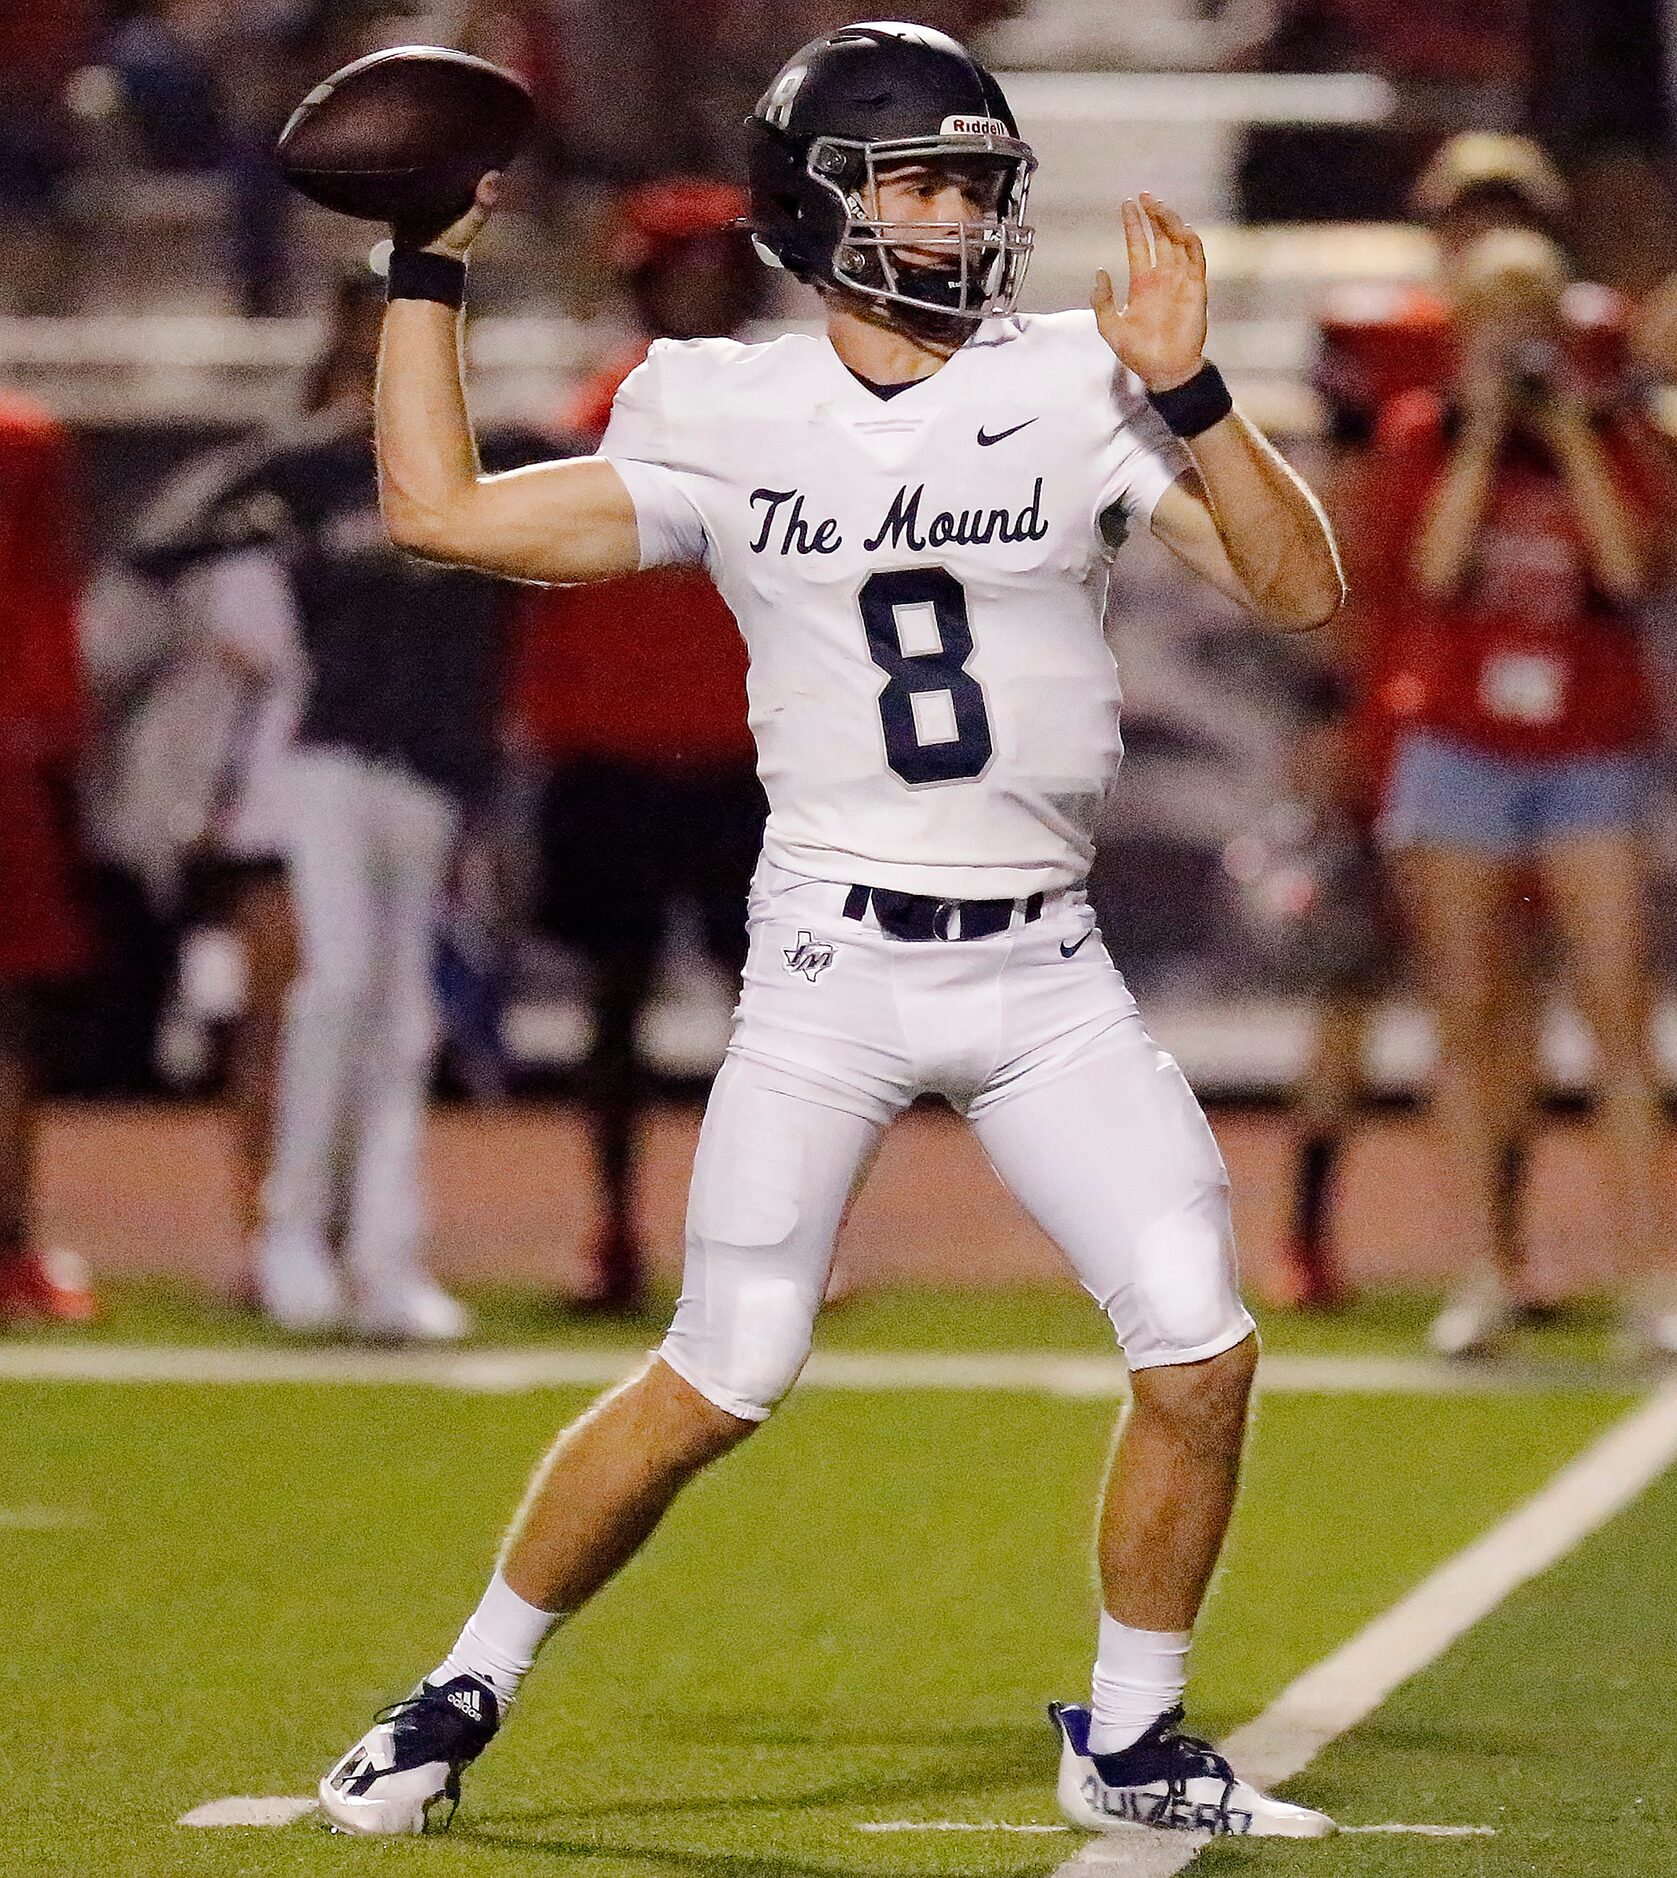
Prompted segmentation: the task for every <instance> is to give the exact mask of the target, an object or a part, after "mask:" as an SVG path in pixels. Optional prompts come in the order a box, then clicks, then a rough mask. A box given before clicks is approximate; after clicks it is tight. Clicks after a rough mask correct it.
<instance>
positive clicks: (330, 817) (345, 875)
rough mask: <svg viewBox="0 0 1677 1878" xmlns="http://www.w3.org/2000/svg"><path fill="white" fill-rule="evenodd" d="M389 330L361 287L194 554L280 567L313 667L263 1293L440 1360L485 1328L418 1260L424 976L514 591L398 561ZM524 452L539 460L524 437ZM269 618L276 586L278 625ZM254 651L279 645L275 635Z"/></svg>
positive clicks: (486, 776)
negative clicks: (304, 385) (377, 377)
mask: <svg viewBox="0 0 1677 1878" xmlns="http://www.w3.org/2000/svg"><path fill="white" fill-rule="evenodd" d="M381 314H382V294H381V290H380V287H379V283H378V282H377V281H376V280H374V279H373V278H372V277H371V276H370V275H366V274H360V275H357V276H354V277H351V278H348V279H346V280H345V282H344V283H343V285H342V286H341V288H340V291H339V294H338V300H337V306H336V310H335V313H334V317H333V323H332V331H331V336H330V340H329V343H328V346H327V349H326V351H325V353H324V355H323V357H322V359H321V361H320V363H319V366H318V368H317V370H316V373H315V376H314V381H313V384H312V386H311V389H310V393H309V396H308V399H307V404H308V406H309V408H310V410H311V412H312V415H311V416H310V417H309V418H308V419H307V420H306V421H305V422H304V423H303V425H302V426H300V427H299V428H297V429H296V430H294V431H293V432H292V433H290V434H289V435H286V436H283V437H281V438H278V439H276V440H274V441H273V442H272V444H271V445H270V446H269V447H267V448H266V449H265V450H264V451H262V452H261V454H260V456H259V457H258V458H257V460H256V461H254V462H247V463H246V464H245V465H244V467H243V468H242V470H241V472H240V473H239V474H238V476H237V477H236V478H235V479H234V480H233V481H232V483H231V484H230V485H229V486H224V487H222V488H221V489H219V490H218V491H216V492H215V493H214V495H213V496H212V498H211V499H210V500H209V501H208V502H207V503H206V504H205V507H204V511H203V514H202V517H201V520H200V525H199V528H198V534H197V552H199V553H200V554H203V555H210V556H213V555H225V554H228V553H231V552H235V551H239V552H246V553H248V552H249V551H251V550H254V549H258V548H266V549H268V550H270V551H271V552H272V554H273V555H275V556H277V558H278V564H279V565H281V566H282V567H283V569H284V574H285V583H284V589H283V590H281V591H282V593H283V598H284V601H285V602H288V603H289V606H290V608H291V609H292V610H293V611H294V616H295V624H296V631H297V633H298V635H299V638H300V640H301V643H302V646H303V648H304V650H305V652H306V654H307V658H308V661H309V679H308V685H307V696H306V700H305V702H304V705H303V709H302V716H301V721H300V724H299V726H298V730H297V734H296V739H295V746H294V749H293V751H292V753H291V755H290V757H289V760H288V761H286V762H285V764H284V766H283V769H282V771H281V772H280V775H279V777H278V779H277V787H276V791H275V798H276V799H275V801H274V804H273V814H274V817H275V819H277V820H278V821H279V822H280V823H282V824H283V834H282V835H281V839H282V840H283V844H284V853H285V858H286V863H287V868H288V873H289V879H290V886H291V894H292V900H293V904H294V906H295V912H296V919H297V925H298V933H299V939H300V946H301V968H300V972H299V975H298V978H297V980H296V982H295V984H294V985H293V986H292V989H291V994H290V999H289V1005H288V1011H287V1017H286V1023H285V1033H284V1041H283V1046H282V1052H281V1056H282V1061H281V1073H280V1090H279V1102H278V1127H277V1138H276V1141H275V1144H274V1150H273V1171H272V1173H271V1175H270V1177H269V1179H268V1182H267V1188H266V1193H265V1206H264V1211H265V1215H266V1223H265V1227H264V1230H263V1231H262V1233H261V1235H260V1238H259V1243H258V1246H257V1258H256V1283H257V1290H258V1294H259V1296H260V1298H261V1301H262V1303H263V1306H264V1308H265V1309H266V1310H267V1312H268V1314H269V1315H270V1316H271V1317H272V1318H273V1319H274V1321H275V1322H277V1323H279V1324H281V1325H283V1326H285V1327H287V1328H290V1329H294V1330H324V1329H330V1328H333V1327H337V1326H343V1325H347V1326H349V1327H352V1328H354V1329H356V1330H357V1331H359V1332H360V1333H361V1334H363V1335H368V1336H382V1337H412V1338H422V1339H430V1340H443V1339H450V1338H454V1337H458V1336H460V1335H463V1334H464V1332H465V1331H466V1329H467V1328H468V1319H467V1315H466V1313H465V1311H464V1309H463V1308H462V1307H461V1306H460V1305H458V1304H457V1303H456V1302H455V1301H454V1300H453V1299H452V1298H450V1297H449V1296H448V1294H447V1293H446V1292H444V1291H443V1290H442V1289H441V1288H440V1287H439V1286H438V1285H436V1284H435V1283H434V1282H433V1281H432V1280H431V1279H430V1278H429V1277H428V1276H427V1275H426V1273H425V1271H424V1268H423V1265H422V1263H421V1258H420V1252H421V1240H422V1237H423V1227H424V1215H423V1205H422V1196H421V1180H422V1176H421V1167H420V1159H421V1134H422V1129H423V1122H424V1110H425V1096H426V1086H427V1072H428V1069H429V1065H430V1060H431V1049H432V1028H433V1020H432V993H431V966H432V955H433V948H434V943H435V937H436V929H437V922H438V917H439V911H440V905H441V900H442V894H443V888H444V884H445V880H446V877H447V870H448V867H449V864H450V860H451V856H452V853H453V849H454V843H455V839H456V835H457V833H458V831H459V827H460V823H461V818H462V814H463V813H464V812H465V811H466V810H467V809H468V808H469V807H470V806H471V805H472V804H473V803H474V802H475V801H477V800H478V799H479V798H481V796H482V795H483V794H484V792H485V791H486V790H487V788H488V787H489V785H490V784H491V782H492V781H493V778H494V775H495V771H496V749H495V739H494V727H495V723H496V719H497V715H498V711H499V705H500V671H501V648H502V643H503V639H504V631H505V625H506V619H507V613H508V607H509V590H508V589H506V588H504V587H501V586H499V585H497V584H496V583H494V582H490V581H487V580H484V579H482V578H480V577H478V576H476V575H471V574H461V573H454V572H451V571H447V570H444V569H440V568H435V567H430V566H427V565H425V564H422V563H419V562H416V561H413V560H411V559H409V558H408V557H406V556H404V555H401V554H399V553H397V552H396V550H394V549H393V548H391V546H390V544H389V541H388V539H387V537H386V535H385V533H384V528H383V524H382V522H381V520H380V517H379V514H378V506H377V488H376V475H375V468H374V461H373V450H372V426H371V413H372V390H373V375H374V367H375V363H376V357H377V342H378V330H379V322H380V318H381ZM489 447H490V450H491V453H494V451H495V441H494V440H493V439H491V440H490V446H489ZM519 453H520V454H521V455H529V454H533V452H532V451H531V450H530V449H529V448H528V447H527V446H526V445H525V443H524V442H523V441H522V440H521V442H520V445H519ZM258 573H259V564H255V565H253V564H252V563H251V562H249V561H248V560H247V561H246V562H245V563H244V564H243V567H242V568H241V569H240V570H239V574H240V578H241V579H242V581H243V582H244V591H245V599H244V604H246V605H247V606H250V605H252V604H253V602H252V594H253V592H254V591H256V580H257V577H258ZM276 598H277V596H276V593H275V590H274V587H273V586H272V584H269V585H267V586H265V587H263V588H262V589H261V598H260V604H261V607H262V609H264V610H268V609H271V608H272V607H273V606H274V605H275V603H276ZM248 628H249V622H248V621H247V622H246V636H247V637H248V636H249V632H248ZM258 636H259V637H260V638H261V639H262V641H263V643H264V644H266V645H273V644H275V643H278V641H279V639H280V634H279V632H278V630H277V629H275V630H268V631H265V632H263V633H262V634H260V635H258ZM246 806H247V807H248V806H250V804H249V801H248V798H247V804H246ZM340 1224H341V1230H342V1250H343V1267H344V1269H343V1270H342V1271H341V1270H340V1266H339V1262H338V1260H337V1259H336V1258H335V1257H334V1255H333V1240H334V1236H335V1234H336V1232H337V1229H338V1228H339V1226H340Z"/></svg>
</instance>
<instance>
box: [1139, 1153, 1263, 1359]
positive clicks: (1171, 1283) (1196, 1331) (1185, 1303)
mask: <svg viewBox="0 0 1677 1878" xmlns="http://www.w3.org/2000/svg"><path fill="white" fill-rule="evenodd" d="M1109 1314H1110V1316H1111V1318H1112V1323H1113V1328H1114V1329H1115V1330H1116V1331H1117V1332H1118V1338H1119V1341H1120V1342H1121V1343H1122V1344H1123V1346H1124V1353H1125V1355H1126V1357H1127V1358H1128V1359H1129V1362H1130V1366H1131V1367H1132V1368H1138V1369H1139V1368H1145V1367H1147V1366H1148V1365H1150V1364H1156V1363H1183V1362H1195V1361H1199V1360H1201V1359H1202V1358H1205V1357H1208V1356H1215V1355H1217V1354H1218V1352H1219V1351H1221V1350H1225V1349H1230V1348H1232V1347H1233V1346H1234V1345H1235V1344H1237V1343H1239V1342H1240V1341H1241V1339H1242V1338H1243V1337H1245V1336H1247V1335H1248V1334H1249V1333H1250V1331H1251V1329H1252V1319H1251V1317H1250V1316H1249V1315H1248V1314H1247V1310H1246V1307H1245V1305H1244V1304H1242V1303H1241V1301H1240V1280H1239V1273H1238V1270H1237V1267H1236V1263H1235V1252H1234V1228H1233V1224H1232V1221H1231V1219H1230V1216H1229V1190H1228V1188H1227V1187H1226V1186H1224V1185H1222V1184H1221V1183H1218V1184H1216V1185H1208V1186H1205V1187H1202V1188H1201V1189H1200V1190H1199V1191H1198V1192H1197V1193H1196V1194H1195V1195H1194V1197H1193V1198H1192V1199H1191V1200H1190V1201H1188V1203H1187V1204H1186V1205H1184V1206H1181V1207H1179V1208H1177V1209H1176V1210H1175V1211H1173V1212H1170V1213H1165V1214H1161V1215H1160V1216H1159V1217H1158V1218H1156V1219H1152V1220H1150V1221H1148V1222H1147V1224H1146V1225H1145V1226H1143V1227H1142V1228H1141V1230H1140V1232H1139V1233H1138V1234H1137V1236H1136V1242H1135V1250H1134V1262H1133V1268H1132V1271H1131V1274H1130V1282H1129V1284H1128V1285H1127V1286H1125V1288H1124V1289H1123V1291H1122V1292H1120V1293H1119V1295H1118V1296H1117V1297H1116V1298H1115V1299H1114V1300H1113V1303H1112V1306H1111V1310H1110V1313H1109Z"/></svg>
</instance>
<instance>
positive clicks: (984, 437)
mask: <svg viewBox="0 0 1677 1878" xmlns="http://www.w3.org/2000/svg"><path fill="white" fill-rule="evenodd" d="M1035 422H1036V419H1035V418H1034V417H1027V418H1026V419H1025V422H1024V423H1023V424H1015V425H1014V426H1013V429H1012V430H998V431H997V432H996V434H995V435H994V436H993V437H992V436H991V435H990V434H989V433H988V432H987V431H986V430H985V428H984V426H983V425H982V424H980V425H979V427H978V441H979V443H980V444H982V445H983V446H984V447H985V448H986V449H988V448H989V446H990V445H991V444H993V443H1000V442H1001V441H1002V439H1003V438H1004V437H1011V436H1013V435H1014V434H1015V432H1017V431H1021V430H1025V429H1028V428H1029V427H1030V426H1031V425H1032V424H1034V423H1035Z"/></svg>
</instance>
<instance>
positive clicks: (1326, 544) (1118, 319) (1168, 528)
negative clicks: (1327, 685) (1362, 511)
mask: <svg viewBox="0 0 1677 1878" xmlns="http://www.w3.org/2000/svg"><path fill="white" fill-rule="evenodd" d="M1124 241H1125V246H1126V249H1127V251H1128V256H1129V264H1130V283H1129V298H1128V300H1127V301H1126V303H1125V304H1124V305H1123V306H1119V304H1118V302H1117V297H1116V296H1115V294H1114V293H1113V290H1112V280H1111V277H1110V276H1109V275H1108V274H1107V273H1106V271H1105V270H1104V269H1103V270H1102V271H1101V272H1100V273H1099V274H1098V275H1097V276H1096V279H1095V292H1094V298H1093V305H1094V310H1095V318H1096V321H1097V322H1098V324H1099V326H1100V330H1101V336H1102V337H1103V338H1104V339H1105V340H1106V342H1107V344H1108V345H1109V346H1110V347H1111V348H1112V350H1113V352H1114V353H1116V354H1117V356H1118V359H1119V361H1120V363H1121V364H1123V365H1125V366H1127V367H1128V368H1129V369H1130V370H1131V371H1132V372H1134V373H1135V374H1136V376H1137V377H1138V378H1140V379H1141V381H1142V383H1143V384H1144V385H1146V387H1147V389H1148V390H1149V391H1150V392H1164V391H1169V390H1172V389H1174V388H1175V387H1176V386H1178V385H1184V384H1186V383H1187V382H1188V380H1189V379H1190V378H1192V377H1194V375H1195V374H1196V373H1197V372H1198V371H1199V370H1200V368H1201V366H1202V365H1203V364H1204V362H1205V360H1204V352H1205V331H1206V305H1207V296H1206V280H1205V249H1204V247H1203V246H1202V245H1201V242H1200V238H1199V236H1198V235H1196V234H1195V233H1194V231H1193V230H1192V229H1191V228H1190V227H1189V226H1188V225H1187V223H1186V222H1184V221H1183V220H1182V218H1181V216H1179V215H1178V214H1177V213H1176V212H1175V210H1174V209H1168V208H1166V207H1165V205H1164V204H1163V203H1162V202H1156V201H1154V199H1153V198H1152V197H1151V196H1146V195H1144V196H1142V197H1141V199H1140V201H1139V202H1136V201H1131V202H1126V203H1125V204H1124ZM1185 447H1186V449H1187V452H1188V455H1189V457H1190V459H1191V461H1192V465H1193V467H1192V469H1191V470H1190V471H1189V472H1188V473H1186V474H1185V475H1183V476H1180V477H1178V479H1177V480H1176V482H1174V483H1173V484H1172V485H1171V487H1170V488H1169V489H1167V490H1166V491H1165V493H1164V494H1163V495H1162V496H1161V497H1160V498H1159V502H1158V505H1157V507H1156V508H1155V509H1154V511H1153V532H1154V534H1155V535H1157V536H1158V537H1159V539H1160V540H1161V541H1163V542H1164V544H1165V546H1166V547H1168V548H1169V549H1170V550H1171V551H1172V552H1173V553H1174V554H1176V555H1177V556H1178V557H1179V558H1180V559H1181V560H1183V561H1184V562H1186V563H1187V565H1188V566H1189V567H1191V568H1192V569H1193V570H1194V571H1195V573H1197V574H1199V575H1201V576H1202V577H1203V578H1204V579H1206V580H1208V581H1210V582H1211V583H1212V585H1213V586H1215V587H1218V588H1220V589H1221V590H1222V591H1223V592H1224V593H1226V594H1228V595H1229V596H1230V597H1231V598H1232V599H1234V600H1237V601H1239V602H1240V604H1241V605H1243V606H1246V607H1248V608H1250V609H1251V611H1252V612H1254V613H1257V614H1259V615H1260V616H1261V617H1262V618H1264V619H1266V620H1268V621H1270V622H1271V623H1272V624H1274V625H1277V626H1282V627H1286V628H1288V629H1291V630H1307V629H1309V628H1311V627H1314V626H1325V625H1326V624H1327V622H1328V621H1329V620H1330V619H1332V618H1333V616H1334V615H1335V613H1337V612H1338V611H1339V608H1340V605H1341V603H1342V602H1343V600H1344V598H1345V578H1344V574H1343V572H1342V571H1341V568H1340V562H1339V550H1338V548H1337V546H1336V545H1335V543H1334V538H1333V532H1332V530H1331V529H1330V528H1329V527H1328V522H1327V517H1326V516H1325V515H1324V514H1323V512H1322V507H1321V504H1320V503H1319V502H1317V500H1316V498H1315V497H1314V496H1313V495H1312V494H1311V493H1310V491H1309V489H1307V488H1306V487H1305V485H1304V483H1303V482H1302V481H1301V480H1300V479H1299V478H1298V477H1297V476H1296V475H1295V474H1294V473H1293V471H1292V470H1291V469H1290V468H1289V467H1288V465H1287V463H1286V461H1285V460H1284V459H1283V458H1282V456H1281V454H1280V452H1279V451H1277V450H1276V449H1275V447H1274V446H1273V445H1272V444H1271V443H1270V442H1269V440H1268V439H1267V438H1266V437H1265V436H1264V435H1263V433H1262V432H1261V431H1260V430H1258V429H1257V428H1256V426H1254V425H1253V424H1251V423H1249V422H1248V421H1247V419H1246V418H1245V417H1243V416H1242V415H1241V414H1240V412H1239V411H1238V410H1235V411H1230V412H1229V414H1228V415H1227V416H1226V417H1223V418H1221V419H1219V420H1218V421H1217V422H1216V423H1214V424H1212V425H1211V426H1210V428H1209V429H1207V430H1202V431H1200V432H1199V434H1198V435H1197V436H1195V437H1192V438H1189V439H1186V440H1185Z"/></svg>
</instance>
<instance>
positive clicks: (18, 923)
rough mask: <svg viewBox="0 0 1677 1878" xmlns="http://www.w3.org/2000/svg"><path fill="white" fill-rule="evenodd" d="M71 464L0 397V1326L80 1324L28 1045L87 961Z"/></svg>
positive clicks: (44, 418) (64, 440)
mask: <svg viewBox="0 0 1677 1878" xmlns="http://www.w3.org/2000/svg"><path fill="white" fill-rule="evenodd" d="M74 492H75V466H74V461H73V457H72V453H71V448H70V441H69V438H68V437H67V436H66V435H65V433H64V431H63V430H62V429H61V428H60V427H59V425H58V424H57V422H56V421H55V420H54V419H53V418H52V417H51V416H50V415H49V414H48V413H47V412H46V411H44V410H41V409H40V408H38V407H37V406H35V405H34V404H31V403H29V402H27V401H26V400H24V399H23V398H20V397H17V396H14V395H12V394H11V393H7V392H0V674H4V681H3V682H0V1322H7V1321H20V1320H28V1319H30V1318H52V1319H58V1320H60V1321H67V1322H81V1321H83V1320H85V1319H87V1318H89V1317H91V1316H92V1315H93V1299H92V1296H91V1294H90V1293H89V1291H88V1288H87V1282H86V1278H85V1275H84V1274H83V1273H82V1272H81V1270H80V1268H79V1265H78V1263H77V1262H76V1261H75V1260H74V1259H72V1258H70V1257H69V1256H68V1255H66V1254H63V1253H50V1252H48V1251H47V1250H46V1249H45V1248H44V1247H42V1246H41V1245H40V1244H39V1243H38V1241H37V1238H36V1230H37V1225H36V1219H35V1162H36V1139H35V1137H36V1122H37V1092H36V1069H35V1046H36V1040H37V1035H36V1033H37V1029H38V1026H39V1023H40V1021H41V993H42V991H43V990H44V989H45V987H47V986H48V985H50V984H52V983H53V982H55V981H58V980H62V979H65V978H68V977H71V976H73V975H74V974H75V973H77V972H78V971H79V970H80V969H81V968H82V967H83V965H84V964H85V963H86V962H87V959H88V954H89V950H90V935H89V932H88V928H87V924H86V918H85V913H84V909H83V907H82V904H81V900H80V894H79V882H78V873H79V861H78V854H79V850H78V843H77V841H76V837H75V832H74V831H75V814H74V803H75V765H76V759H77V757H78V755H79V754H80V751H81V744H82V736H83V732H84V728H85V719H86V713H85V704H84V698H83V693H82V674H81V660H80V653H79V651H78V647H77V607H78V600H79V593H80V577H79V572H78V558H79V556H78V533H79V531H78V528H77V522H76V517H77V503H76V499H75V493H74Z"/></svg>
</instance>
